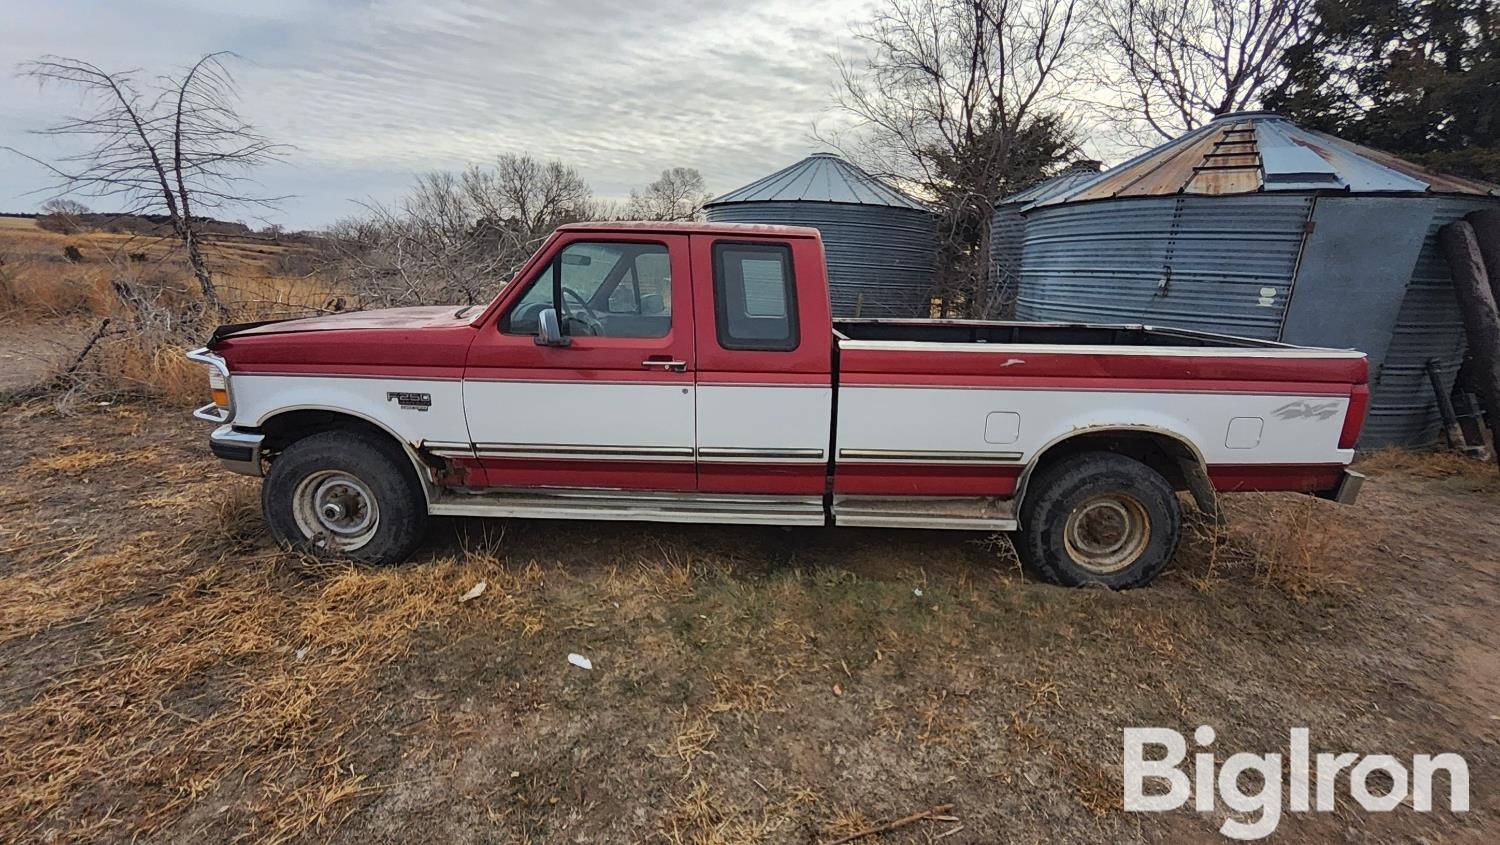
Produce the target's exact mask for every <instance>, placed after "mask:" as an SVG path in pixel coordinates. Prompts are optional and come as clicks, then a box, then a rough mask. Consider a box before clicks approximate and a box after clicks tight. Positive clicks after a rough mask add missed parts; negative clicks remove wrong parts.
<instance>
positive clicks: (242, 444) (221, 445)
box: [208, 425, 266, 477]
mask: <svg viewBox="0 0 1500 845" xmlns="http://www.w3.org/2000/svg"><path fill="white" fill-rule="evenodd" d="M265 439H266V436H265V435H264V434H261V433H259V432H254V431H240V430H238V429H236V428H235V427H234V426H232V425H221V426H219V427H218V428H216V429H214V432H213V434H210V435H209V436H208V449H209V451H211V452H213V453H214V457H216V458H218V459H219V461H220V463H222V464H224V466H226V467H228V468H229V469H231V470H233V471H234V472H237V473H239V474H240V475H253V476H256V477H259V476H260V475H262V474H263V473H262V472H261V468H260V452H261V444H262V443H264V442H265Z"/></svg>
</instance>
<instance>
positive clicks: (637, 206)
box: [626, 167, 713, 221]
mask: <svg viewBox="0 0 1500 845" xmlns="http://www.w3.org/2000/svg"><path fill="white" fill-rule="evenodd" d="M710 199H713V195H712V194H710V193H708V190H707V188H706V187H705V186H704V183H703V174H702V173H699V172H698V171H697V169H696V168H692V167H672V168H668V169H666V170H663V171H662V172H661V178H660V179H657V180H656V181H655V182H652V183H651V184H649V185H647V186H646V188H645V189H644V190H641V191H631V192H630V204H629V205H628V206H626V214H627V216H629V217H630V218H631V219H632V220H667V221H671V220H697V219H699V218H701V217H702V216H703V205H704V203H706V202H708V201H709V200H710Z"/></svg>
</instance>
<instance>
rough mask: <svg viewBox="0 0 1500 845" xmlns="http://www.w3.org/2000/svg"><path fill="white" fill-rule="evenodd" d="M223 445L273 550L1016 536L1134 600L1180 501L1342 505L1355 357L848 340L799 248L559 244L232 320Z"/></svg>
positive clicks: (771, 229)
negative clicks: (454, 535)
mask: <svg viewBox="0 0 1500 845" xmlns="http://www.w3.org/2000/svg"><path fill="white" fill-rule="evenodd" d="M189 355H190V357H192V358H193V359H194V360H196V361H200V362H202V363H203V364H206V365H207V366H208V368H209V373H208V378H209V386H210V389H211V392H212V397H213V402H212V403H210V404H208V405H206V406H204V407H203V408H200V409H199V410H198V411H196V412H195V413H196V415H197V416H198V417H200V418H202V419H206V420H211V421H213V422H215V423H218V427H217V429H216V430H214V432H213V433H212V434H211V435H210V438H209V445H210V448H211V449H212V451H213V454H214V455H216V456H217V457H218V458H220V459H221V460H222V461H223V462H224V463H225V464H227V465H228V467H229V468H230V469H233V470H235V471H238V472H241V473H246V474H249V475H255V476H261V475H263V476H264V478H265V481H264V484H263V487H262V503H263V506H264V509H265V516H266V521H267V523H268V524H269V526H270V530H271V532H272V533H273V534H274V535H275V537H276V538H277V539H278V540H279V541H281V542H283V543H287V544H295V545H303V546H309V547H314V548H316V549H320V550H323V551H326V552H332V553H337V554H341V555H345V556H350V557H353V558H356V559H361V560H365V561H369V562H374V563H391V562H397V561H401V560H403V559H405V558H406V557H408V556H409V555H410V554H411V553H412V552H413V550H414V549H415V548H416V547H417V546H418V544H419V543H420V542H421V540H422V537H423V533H424V528H425V525H426V523H427V522H428V517H429V516H463V517H479V516H484V517H528V518H561V519H610V520H648V521H664V522H701V523H751V524H763V525H818V526H824V525H827V526H861V527H886V528H932V529H949V530H954V529H957V530H978V531H985V532H996V531H1005V532H1012V531H1013V532H1018V533H1017V535H1016V536H1015V538H1014V540H1015V546H1016V549H1017V552H1018V554H1019V555H1020V557H1021V559H1022V561H1023V562H1024V563H1025V564H1027V565H1028V566H1029V567H1031V568H1032V569H1033V570H1034V571H1035V572H1036V573H1038V574H1040V575H1041V576H1042V577H1044V578H1047V579H1049V580H1052V581H1054V582H1057V583H1061V584H1066V585H1083V584H1101V585H1104V586H1108V587H1114V588H1124V587H1133V586H1138V585H1141V584H1145V583H1146V582H1148V581H1150V580H1151V579H1152V578H1153V577H1154V576H1155V575H1156V574H1157V573H1158V572H1160V571H1161V570H1162V568H1163V567H1164V566H1165V565H1166V564H1167V563H1168V561H1169V560H1170V559H1171V557H1172V555H1173V553H1174V552H1175V549H1176V547H1177V543H1178V538H1179V534H1180V531H1181V521H1182V511H1181V503H1180V500H1179V496H1178V493H1179V491H1185V492H1186V493H1188V494H1190V496H1191V498H1192V499H1193V500H1194V501H1195V502H1196V503H1197V506H1198V507H1199V508H1200V509H1205V510H1208V511H1210V512H1211V511H1212V509H1213V507H1214V504H1215V502H1216V499H1215V493H1216V491H1237V490H1286V491H1300V492H1304V493H1311V494H1317V495H1319V496H1323V497H1325V498H1330V499H1335V500H1338V501H1350V500H1352V498H1353V496H1354V495H1355V494H1356V492H1357V490H1358V488H1359V484H1360V481H1361V476H1360V475H1359V474H1358V473H1354V472H1351V471H1350V470H1349V469H1348V464H1349V463H1350V461H1351V460H1352V459H1353V457H1354V445H1355V441H1356V440H1357V438H1358V436H1359V431H1360V427H1361V425H1362V423H1363V418H1364V413H1365V410H1366V406H1367V404H1368V399H1369V392H1368V388H1367V385H1366V380H1367V369H1368V368H1367V364H1366V360H1365V356H1364V355H1363V354H1361V353H1359V352H1356V351H1348V350H1334V349H1313V348H1303V347H1294V346H1287V345H1283V344H1277V343H1269V342H1262V341H1253V340H1245V339H1240V338H1232V337H1224V336H1217V335H1209V334H1201V333H1196V332H1190V331H1178V330H1172V329H1161V328H1152V327H1147V326H1112V325H1070V324H1040V323H1004V322H977V321H956V320H925V319H911V320H904V319H898V320H847V321H846V320H838V321H835V320H834V319H833V318H832V315H831V313H830V310H829V298H828V289H827V282H826V276H825V266H824V258H823V245H822V242H821V241H820V239H819V236H818V232H817V230H815V229H809V228H798V227H786V226H755V225H713V224H660V223H607V224H604V223H600V224H579V225H568V226H563V227H561V228H559V229H558V230H557V231H556V232H554V233H553V234H552V236H551V237H550V238H549V239H548V240H547V241H546V243H544V244H543V245H542V246H541V248H540V249H539V250H538V251H537V253H536V254H535V255H534V256H533V257H532V258H531V259H530V260H529V261H528V262H527V264H526V265H525V266H524V267H523V269H522V270H521V271H520V272H519V273H518V274H517V276H516V277H515V279H514V280H513V281H512V282H511V283H510V284H508V285H506V286H505V288H504V289H503V290H502V291H501V292H500V294H499V296H498V297H496V299H495V300H494V301H493V302H491V303H490V304H489V305H487V306H476V307H470V308H456V307H417V308H394V309H389V310H376V311H363V312H351V313H338V314H329V315H326V316H318V317H312V318H306V319H294V320H286V321H279V322H271V323H262V324H248V325H240V326H223V327H220V328H219V329H218V330H216V331H215V332H214V334H213V337H212V339H211V340H210V342H209V343H208V345H207V346H206V347H205V348H203V349H199V350H195V351H193V352H191V353H189Z"/></svg>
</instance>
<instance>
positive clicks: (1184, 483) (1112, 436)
mask: <svg viewBox="0 0 1500 845" xmlns="http://www.w3.org/2000/svg"><path fill="white" fill-rule="evenodd" d="M1084 452H1114V453H1115V454H1118V455H1125V456H1126V457H1130V458H1134V459H1136V460H1138V461H1140V462H1141V463H1143V464H1145V465H1146V466H1148V467H1151V468H1152V469H1154V470H1156V471H1157V472H1158V473H1160V474H1161V476H1162V478H1165V479H1166V480H1167V483H1168V484H1170V485H1172V488H1173V489H1174V490H1188V491H1191V492H1192V493H1193V496H1194V498H1195V499H1197V500H1198V501H1199V506H1200V507H1202V506H1203V501H1204V496H1205V494H1207V495H1208V496H1210V497H1211V495H1212V490H1211V488H1210V487H1209V485H1208V475H1207V471H1206V469H1205V468H1204V466H1203V462H1202V460H1201V459H1200V458H1199V457H1198V453H1197V452H1196V451H1194V450H1193V448H1192V447H1191V446H1189V445H1187V444H1186V443H1184V442H1183V441H1182V440H1179V439H1177V438H1176V437H1174V436H1172V435H1170V434H1165V433H1163V432H1160V431H1147V430H1141V429H1108V430H1103V431H1087V432H1083V433H1080V434H1075V435H1073V436H1071V437H1068V438H1067V439H1065V440H1061V441H1058V442H1056V443H1054V444H1052V445H1051V446H1048V447H1046V448H1045V449H1044V450H1043V451H1042V453H1041V454H1040V455H1038V456H1037V458H1036V459H1035V460H1034V461H1033V462H1032V464H1031V466H1030V467H1029V468H1028V469H1027V470H1026V473H1025V474H1024V475H1023V477H1022V479H1021V489H1020V490H1018V491H1017V493H1018V495H1019V496H1024V495H1025V492H1026V491H1025V485H1026V484H1027V483H1028V482H1029V481H1030V479H1031V478H1033V477H1035V476H1036V475H1037V474H1039V473H1041V472H1044V471H1045V470H1046V469H1047V468H1048V467H1051V466H1055V465H1056V464H1057V463H1058V462H1060V461H1064V460H1067V459H1068V458H1071V457H1073V456H1074V455H1079V454H1083V453H1084Z"/></svg>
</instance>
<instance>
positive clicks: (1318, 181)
mask: <svg viewBox="0 0 1500 845" xmlns="http://www.w3.org/2000/svg"><path fill="white" fill-rule="evenodd" d="M1308 190H1342V191H1348V192H1350V193H1375V194H1378V193H1433V194H1460V195H1473V196H1500V186H1495V185H1490V184H1487V183H1484V182H1480V181H1478V180H1474V179H1465V178H1463V177H1460V176H1450V175H1446V174H1441V173H1434V172H1432V171H1430V170H1427V169H1425V168H1423V167H1419V166H1417V165H1415V164H1412V163H1411V162H1408V161H1402V160H1401V159H1399V158H1396V157H1395V156H1393V155H1391V154H1390V153H1385V152H1381V151H1379V150H1374V149H1371V148H1369V147H1363V146H1360V145H1358V144H1353V143H1350V142H1348V141H1344V140H1342V139H1339V138H1335V137H1333V136H1332V135H1325V134H1323V133H1321V132H1313V131H1311V130H1308V129H1303V128H1302V127H1300V126H1297V125H1296V124H1294V123H1292V122H1291V121H1289V120H1287V119H1286V118H1283V117H1280V116H1279V115H1274V114H1271V113H1269V112H1247V113H1244V114H1236V115H1225V116H1223V117H1220V118H1218V119H1216V120H1214V121H1213V122H1211V123H1209V124H1207V125H1206V126H1202V127H1199V128H1198V129H1195V130H1193V131H1191V132H1188V133H1187V134H1185V135H1183V136H1182V137H1180V138H1178V139H1176V140H1174V141H1169V142H1167V143H1166V144H1163V145H1161V146H1160V147H1157V148H1156V149H1154V150H1150V151H1149V152H1146V153H1143V154H1141V155H1139V156H1136V157H1135V158H1133V159H1131V160H1130V161H1128V162H1126V163H1124V164H1122V165H1120V166H1119V167H1116V168H1115V169H1113V170H1110V171H1108V172H1107V173H1104V174H1101V175H1100V176H1099V177H1097V178H1094V179H1089V180H1087V181H1084V182H1081V183H1079V184H1077V185H1074V186H1069V187H1068V188H1067V189H1066V190H1063V191H1049V192H1048V193H1047V194H1046V195H1044V196H1041V197H1038V198H1037V199H1036V200H1035V201H1034V202H1032V203H1031V204H1030V205H1028V206H1026V208H1039V207H1043V206H1052V205H1060V204H1063V203H1070V202H1085V201H1088V200H1104V199H1112V198H1115V197H1151V196H1173V195H1177V194H1197V195H1211V196H1221V195H1230V194H1250V193H1257V192H1261V191H1308Z"/></svg>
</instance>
